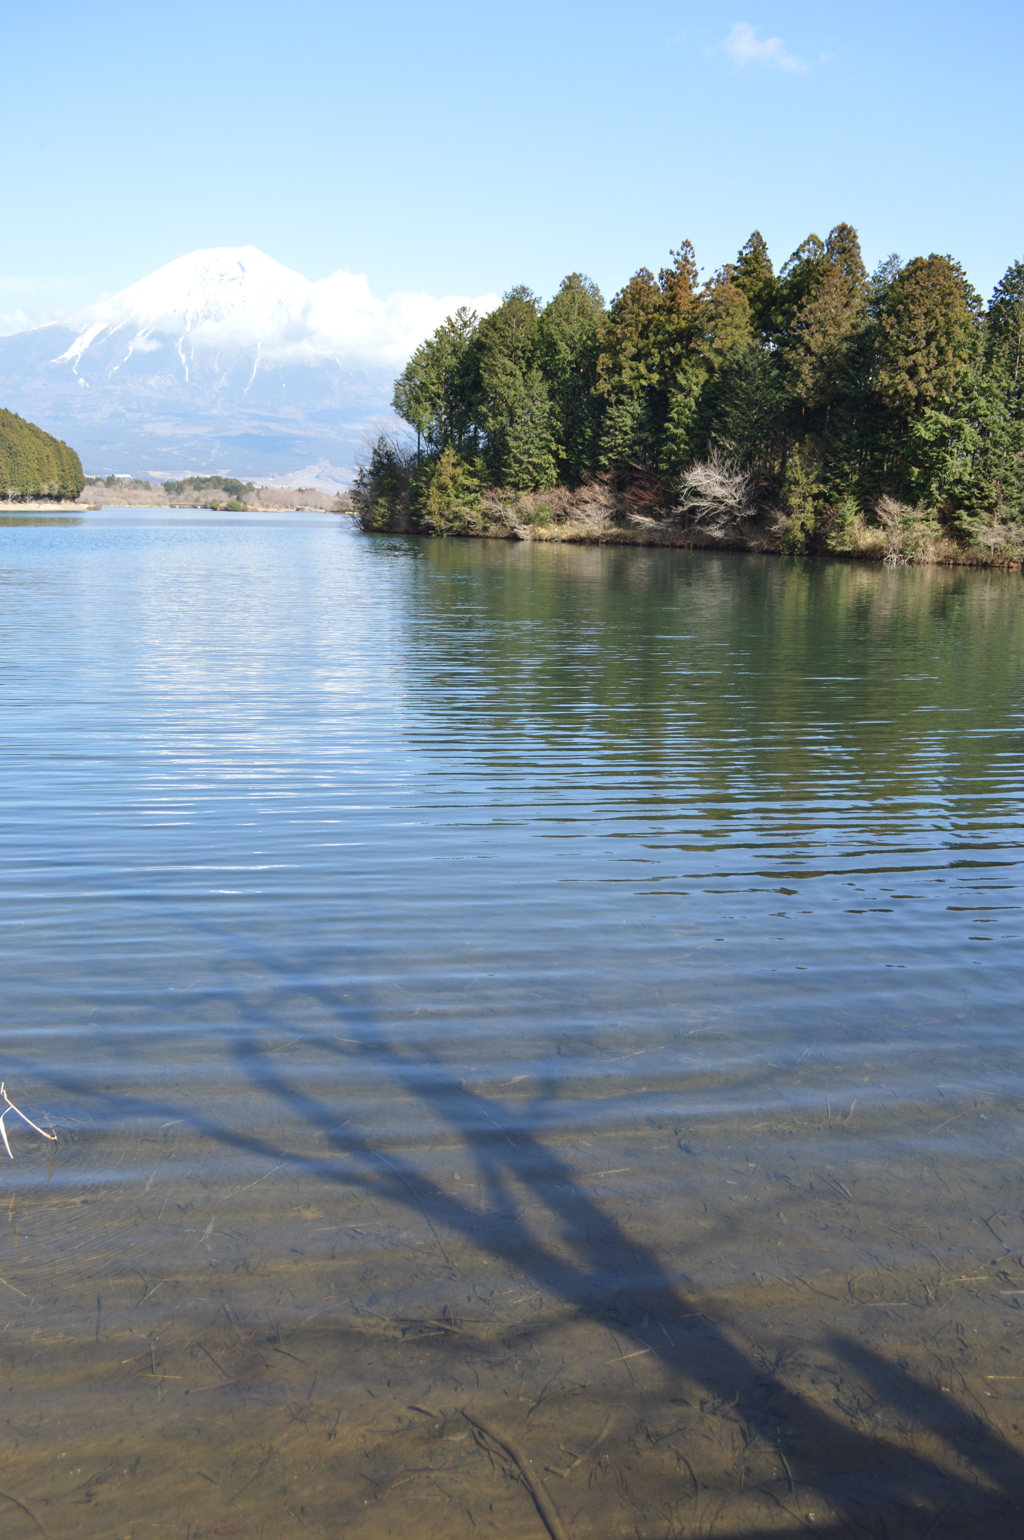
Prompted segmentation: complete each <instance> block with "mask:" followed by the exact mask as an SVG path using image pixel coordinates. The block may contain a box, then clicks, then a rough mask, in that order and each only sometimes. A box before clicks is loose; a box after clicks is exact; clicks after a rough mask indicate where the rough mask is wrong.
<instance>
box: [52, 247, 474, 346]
mask: <svg viewBox="0 0 1024 1540" xmlns="http://www.w3.org/2000/svg"><path fill="white" fill-rule="evenodd" d="M497 303H498V297H497V295H495V294H484V295H481V296H480V297H479V298H477V299H467V298H465V297H464V296H462V295H457V294H449V295H445V296H444V297H443V298H441V299H435V298H433V297H432V296H430V295H427V294H409V293H399V294H393V295H392V296H391V297H390V298H389V299H386V300H381V299H377V298H376V296H375V295H374V294H373V292H372V291H371V289H370V285H369V283H368V282H367V280H366V278H365V276H364V275H363V274H361V273H348V272H336V273H332V274H331V276H330V277H329V278H323V279H321V280H320V281H319V282H317V283H312V282H311V281H310V280H309V279H308V278H304V277H303V276H302V274H301V273H296V272H295V271H294V270H293V269H292V268H290V267H285V266H284V265H283V263H281V262H275V261H274V259H273V257H268V256H267V255H266V253H265V252H262V251H260V250H259V249H258V248H257V247H255V246H214V247H211V248H209V249H208V250H204V251H193V252H190V253H189V254H188V255H187V256H184V257H177V258H176V259H175V260H174V261H173V262H168V263H167V265H166V266H165V267H161V268H158V269H157V271H156V272H155V273H150V274H149V276H148V277H147V278H141V279H139V281H138V283H133V284H130V285H129V287H128V288H127V289H122V290H121V291H120V293H118V294H115V295H113V296H112V297H111V298H109V299H106V300H102V301H100V302H99V303H98V304H96V305H92V306H90V307H89V308H88V310H86V311H83V312H82V313H81V314H80V315H79V317H78V327H79V331H78V336H77V337H76V338H75V340H74V342H73V343H72V344H71V346H70V347H69V348H68V349H67V350H66V352H64V353H62V354H61V357H60V362H62V363H70V364H72V365H73V366H74V369H75V371H76V372H77V369H78V365H79V363H80V362H81V361H82V360H83V359H84V358H85V356H86V354H89V353H90V350H91V349H92V350H93V352H94V351H95V348H96V347H99V346H100V345H109V346H114V345H116V346H117V347H121V346H122V345H123V348H124V349H125V350H126V351H125V352H124V355H123V359H122V362H123V361H124V360H126V359H127V358H128V357H129V356H131V355H132V354H133V353H134V354H138V353H147V352H151V351H154V350H156V349H158V348H159V347H160V346H161V345H162V344H161V342H160V341H159V340H158V339H159V338H160V337H164V338H173V339H174V345H175V347H176V350H177V353H178V356H179V358H180V360H181V365H182V368H184V369H185V371H186V374H188V372H189V370H190V369H191V367H192V362H193V361H195V360H196V358H197V357H198V356H199V354H200V353H203V352H205V351H206V350H211V349H212V350H214V351H215V352H220V351H221V350H225V349H226V350H229V351H231V352H232V353H234V354H238V353H242V354H246V355H250V356H251V355H252V354H254V353H255V354H256V355H257V356H258V358H259V359H260V361H261V362H262V364H267V363H272V362H277V363H286V362H291V363H300V362H304V363H312V362H316V361H318V360H323V359H332V360H334V361H335V362H336V363H340V362H341V361H342V360H343V359H344V360H346V361H351V362H361V363H369V364H372V365H378V366H383V367H388V368H394V367H398V368H401V366H402V364H403V363H404V362H405V360H406V359H407V358H408V357H409V355H410V353H411V352H412V351H413V349H414V348H415V347H416V346H417V345H418V344H419V343H420V342H422V340H423V339H424V337H428V336H429V335H430V333H431V332H432V331H433V329H434V327H435V326H438V325H439V324H440V322H441V321H443V320H444V318H445V316H446V315H451V314H452V313H453V312H454V311H455V310H457V309H458V307H459V306H460V305H469V306H471V307H474V308H475V309H476V310H477V311H479V312H480V313H481V314H483V313H484V312H485V311H487V310H490V309H492V308H493V307H494V306H495V305H496V304H497ZM115 334H117V335H116V337H115ZM111 339H114V342H111ZM91 356H92V355H91ZM118 367H120V365H118Z"/></svg>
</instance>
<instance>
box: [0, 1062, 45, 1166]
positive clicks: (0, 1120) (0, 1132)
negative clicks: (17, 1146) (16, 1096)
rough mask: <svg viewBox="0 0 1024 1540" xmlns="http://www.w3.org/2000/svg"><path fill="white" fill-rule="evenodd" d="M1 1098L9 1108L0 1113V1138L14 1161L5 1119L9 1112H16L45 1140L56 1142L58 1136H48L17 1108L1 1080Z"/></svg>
mask: <svg viewBox="0 0 1024 1540" xmlns="http://www.w3.org/2000/svg"><path fill="white" fill-rule="evenodd" d="M0 1096H2V1097H3V1099H4V1101H5V1102H6V1103H7V1106H6V1107H5V1108H4V1110H3V1112H0V1136H2V1137H3V1141H4V1149H5V1150H6V1151H7V1153H8V1155H9V1156H10V1157H11V1159H12V1160H13V1159H14V1151H13V1150H12V1149H11V1141H10V1140H9V1139H8V1137H7V1127H6V1125H5V1123H4V1118H6V1116H7V1114H8V1113H9V1112H16V1113H17V1114H18V1116H19V1118H20V1119H21V1121H22V1122H23V1123H27V1124H28V1126H29V1128H34V1129H35V1131H36V1133H37V1134H42V1136H43V1138H44V1139H53V1140H56V1138H57V1135H56V1134H48V1133H47V1132H46V1129H45V1128H40V1127H39V1124H38V1123H33V1121H32V1119H31V1118H27V1117H26V1116H25V1114H24V1113H23V1112H22V1110H21V1108H20V1107H16V1106H15V1105H14V1103H13V1102H12V1101H11V1098H10V1097H9V1096H8V1094H7V1087H6V1086H5V1085H4V1082H3V1081H2V1080H0Z"/></svg>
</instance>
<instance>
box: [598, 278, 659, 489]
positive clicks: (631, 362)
mask: <svg viewBox="0 0 1024 1540" xmlns="http://www.w3.org/2000/svg"><path fill="white" fill-rule="evenodd" d="M661 302H662V290H661V288H660V287H659V285H658V282H657V279H656V278H655V276H654V274H653V273H652V272H650V271H649V269H648V268H646V267H642V268H641V269H640V271H639V272H638V273H636V274H634V276H633V277H632V278H631V279H630V280H629V283H628V284H627V285H626V287H625V288H624V289H622V290H620V292H619V293H618V294H617V295H616V296H615V298H614V300H613V301H612V305H611V312H610V316H609V322H608V326H607V328H606V330H605V334H604V339H603V346H602V349H601V352H600V354H599V356H598V360H597V390H598V393H599V394H600V395H601V396H602V397H603V398H604V403H605V408H604V420H603V424H602V432H601V445H600V456H599V464H600V466H601V469H602V470H606V471H612V472H614V473H616V474H620V473H623V472H626V471H628V470H630V469H635V470H640V469H644V470H651V469H653V468H654V467H655V466H657V464H658V461H659V458H660V455H659V448H660V445H659V428H660V422H659V413H658V405H659V403H658V400H657V392H658V390H659V388H660V386H661V380H662V375H661V365H662V359H661V355H660V349H659V343H660V339H661V332H662V314H661Z"/></svg>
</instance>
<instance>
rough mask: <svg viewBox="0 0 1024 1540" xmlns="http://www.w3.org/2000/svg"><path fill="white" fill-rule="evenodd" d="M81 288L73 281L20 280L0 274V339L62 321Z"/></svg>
mask: <svg viewBox="0 0 1024 1540" xmlns="http://www.w3.org/2000/svg"><path fill="white" fill-rule="evenodd" d="M77 287H79V285H78V283H77V282H76V280H74V279H71V278H17V277H13V276H12V277H6V276H4V275H2V274H0V337H6V336H8V335H10V333H11V332H22V331H28V330H29V329H30V328H31V327H33V326H45V324H46V323H47V322H48V321H61V320H63V319H64V317H65V316H66V315H67V314H68V299H69V296H70V295H71V294H72V293H73V291H74V290H75V289H76V288H77Z"/></svg>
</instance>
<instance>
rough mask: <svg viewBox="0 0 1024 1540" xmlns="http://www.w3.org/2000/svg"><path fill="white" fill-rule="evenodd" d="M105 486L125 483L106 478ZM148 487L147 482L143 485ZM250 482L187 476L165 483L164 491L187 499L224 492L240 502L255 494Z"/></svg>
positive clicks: (227, 478)
mask: <svg viewBox="0 0 1024 1540" xmlns="http://www.w3.org/2000/svg"><path fill="white" fill-rule="evenodd" d="M106 484H107V486H108V487H110V486H119V485H125V484H126V483H124V482H120V481H119V480H118V478H117V477H111V476H108V477H107V482H106ZM127 485H130V486H137V485H140V483H138V482H129V483H127ZM145 485H146V486H148V485H149V483H148V482H146V483H145ZM255 490H256V488H255V487H254V485H253V483H252V482H251V481H238V480H236V479H235V477H234V476H187V477H186V478H185V479H184V481H165V482H164V491H165V492H169V493H170V495H171V496H172V497H189V496H191V495H192V494H193V493H199V492H226V493H227V495H228V497H229V498H234V499H235V500H236V501H238V502H240V501H241V500H242V498H244V497H245V495H246V494H247V493H249V492H255Z"/></svg>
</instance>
